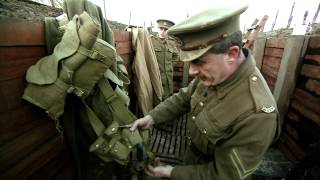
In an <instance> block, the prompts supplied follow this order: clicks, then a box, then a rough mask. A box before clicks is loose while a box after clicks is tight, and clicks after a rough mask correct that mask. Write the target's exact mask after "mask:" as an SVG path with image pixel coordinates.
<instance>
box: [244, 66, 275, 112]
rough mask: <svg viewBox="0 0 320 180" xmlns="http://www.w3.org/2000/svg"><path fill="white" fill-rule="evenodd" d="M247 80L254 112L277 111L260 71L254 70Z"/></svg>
mask: <svg viewBox="0 0 320 180" xmlns="http://www.w3.org/2000/svg"><path fill="white" fill-rule="evenodd" d="M248 81H249V88H250V93H251V95H252V99H253V102H254V104H255V110H256V112H264V113H272V112H277V105H276V102H275V100H274V97H273V95H272V93H271V91H270V89H269V86H268V84H267V83H266V81H265V79H264V78H263V76H262V75H261V73H260V72H259V71H258V70H256V71H255V72H254V73H252V74H251V75H250V76H249V79H248Z"/></svg>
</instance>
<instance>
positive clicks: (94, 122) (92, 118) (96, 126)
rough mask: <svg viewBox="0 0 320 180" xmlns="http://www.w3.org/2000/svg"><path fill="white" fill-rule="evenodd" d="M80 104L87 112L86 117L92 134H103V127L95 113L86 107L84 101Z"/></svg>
mask: <svg viewBox="0 0 320 180" xmlns="http://www.w3.org/2000/svg"><path fill="white" fill-rule="evenodd" d="M82 102H83V104H84V105H85V108H86V112H87V115H88V118H89V122H90V124H91V126H92V128H93V130H94V132H95V133H96V134H97V135H98V136H99V135H100V134H101V133H103V130H104V129H105V126H104V125H103V123H102V122H101V121H100V120H99V118H98V117H97V116H96V115H95V113H94V112H93V111H92V110H91V108H90V107H89V106H88V105H87V103H86V102H85V101H84V100H82Z"/></svg>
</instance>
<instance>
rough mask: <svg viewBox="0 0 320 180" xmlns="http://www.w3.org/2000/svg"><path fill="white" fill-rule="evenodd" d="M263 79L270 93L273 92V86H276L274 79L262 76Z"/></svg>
mask: <svg viewBox="0 0 320 180" xmlns="http://www.w3.org/2000/svg"><path fill="white" fill-rule="evenodd" d="M263 77H264V79H265V80H266V82H267V84H268V86H269V88H270V90H271V92H273V89H274V85H275V84H276V79H275V78H273V77H271V76H268V75H266V74H263Z"/></svg>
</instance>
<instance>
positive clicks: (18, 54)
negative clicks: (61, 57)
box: [0, 46, 46, 81]
mask: <svg viewBox="0 0 320 180" xmlns="http://www.w3.org/2000/svg"><path fill="white" fill-rule="evenodd" d="M45 55H46V50H45V47H44V46H31V47H0V57H1V58H0V81H3V80H9V79H14V78H18V77H21V76H24V75H25V73H26V71H27V69H28V68H29V67H30V66H31V65H33V64H35V63H36V62H37V61H38V60H39V59H41V58H42V57H43V56H45Z"/></svg>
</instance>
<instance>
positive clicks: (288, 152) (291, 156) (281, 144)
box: [277, 139, 299, 164]
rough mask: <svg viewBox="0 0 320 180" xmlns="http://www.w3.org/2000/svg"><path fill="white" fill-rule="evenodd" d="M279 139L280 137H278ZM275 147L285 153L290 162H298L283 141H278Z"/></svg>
mask: <svg viewBox="0 0 320 180" xmlns="http://www.w3.org/2000/svg"><path fill="white" fill-rule="evenodd" d="M280 140H281V139H280ZM277 147H278V148H279V150H280V151H281V152H282V153H283V154H284V155H285V157H286V158H287V159H288V160H290V161H291V162H293V163H295V164H297V163H298V162H299V160H298V159H297V158H296V157H295V156H294V155H293V154H292V152H291V151H290V149H289V148H288V147H287V146H286V145H285V144H284V143H283V142H279V143H277Z"/></svg>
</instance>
